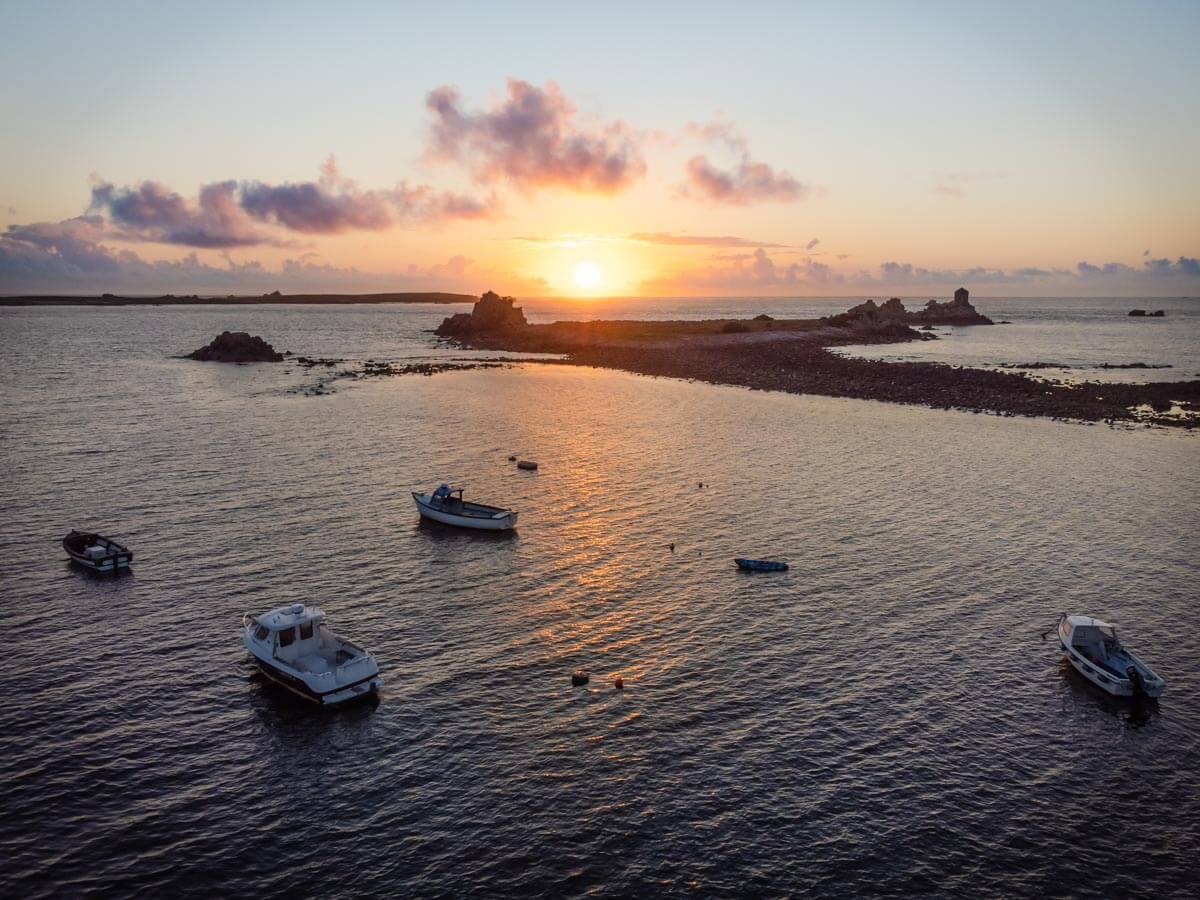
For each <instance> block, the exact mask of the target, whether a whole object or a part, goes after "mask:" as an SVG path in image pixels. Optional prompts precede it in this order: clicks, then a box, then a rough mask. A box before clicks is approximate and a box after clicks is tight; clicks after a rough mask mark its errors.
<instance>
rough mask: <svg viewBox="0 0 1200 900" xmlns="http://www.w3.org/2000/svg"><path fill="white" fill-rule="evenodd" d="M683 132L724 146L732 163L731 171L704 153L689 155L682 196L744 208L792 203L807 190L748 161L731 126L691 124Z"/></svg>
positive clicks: (784, 174)
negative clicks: (767, 203)
mask: <svg viewBox="0 0 1200 900" xmlns="http://www.w3.org/2000/svg"><path fill="white" fill-rule="evenodd" d="M686 131H687V133H688V134H690V135H691V136H693V137H697V138H699V139H701V140H704V141H710V142H712V141H716V142H719V143H721V144H724V145H725V147H726V149H727V150H728V151H729V152H730V153H731V154H732V155H733V157H734V158H735V162H734V164H733V166H732V168H727V169H723V168H719V167H718V166H717V165H715V164H714V163H713V162H712V161H711V160H710V159H709V158H708V156H707V155H705V154H698V155H696V156H693V157H692V158H691V159H689V160H688V161H687V166H686V173H687V185H686V186H685V188H684V191H683V192H684V194H685V195H688V196H695V197H699V198H700V199H703V200H708V201H709V202H712V203H727V204H731V205H734V206H748V205H750V204H753V203H763V202H770V201H776V202H782V203H791V202H795V201H796V200H801V199H803V198H804V197H805V196H807V195H808V193H809V192H810V190H811V189H810V188H809V187H808V185H805V184H802V183H801V182H799V181H797V180H796V179H795V178H793V177H792V176H791V175H790V174H788V173H787V172H784V171H782V170H780V171H776V170H775V169H773V168H772V167H771V166H769V165H767V164H766V163H764V162H757V161H755V160H753V159H751V157H750V151H749V147H748V145H747V143H746V140H745V138H743V137H741V136H740V135H739V134H737V132H736V131H735V130H734V129H733V126H731V125H728V124H724V123H711V124H707V125H699V124H696V123H692V124H690V125H688V127H687V129H686Z"/></svg>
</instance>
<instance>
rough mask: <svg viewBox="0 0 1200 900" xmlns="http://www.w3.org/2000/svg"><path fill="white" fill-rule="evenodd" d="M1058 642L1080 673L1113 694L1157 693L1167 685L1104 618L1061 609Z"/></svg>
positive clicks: (1152, 694) (1149, 695)
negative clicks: (1130, 649)
mask: <svg viewBox="0 0 1200 900" xmlns="http://www.w3.org/2000/svg"><path fill="white" fill-rule="evenodd" d="M1058 642H1059V643H1060V644H1062V648H1063V650H1065V651H1066V652H1067V659H1069V660H1070V661H1071V665H1072V666H1074V667H1075V670H1076V671H1077V672H1079V674H1080V675H1082V676H1083V677H1084V678H1086V679H1087V680H1088V681H1090V682H1091V683H1092V684H1094V685H1096V686H1097V687H1100V688H1103V689H1104V690H1106V691H1108V693H1110V694H1112V695H1114V696H1116V697H1134V696H1146V697H1158V696H1160V695H1161V694H1162V692H1163V688H1164V687H1166V684H1167V683H1166V682H1165V681H1164V680H1163V679H1162V678H1159V677H1158V675H1156V674H1155V673H1154V670H1153V669H1151V668H1150V667H1149V666H1148V665H1146V664H1145V663H1144V662H1142V661H1141V660H1140V659H1138V658H1137V657H1136V656H1134V655H1133V653H1131V652H1130V651H1129V650H1127V649H1125V647H1124V646H1123V645H1122V644H1121V641H1120V640H1119V639H1118V638H1117V630H1116V629H1115V628H1113V626H1111V625H1109V624H1108V623H1107V622H1102V621H1100V620H1099V619H1093V618H1091V617H1090V616H1069V615H1067V614H1066V613H1063V614H1062V615H1061V616H1060V617H1059V619H1058Z"/></svg>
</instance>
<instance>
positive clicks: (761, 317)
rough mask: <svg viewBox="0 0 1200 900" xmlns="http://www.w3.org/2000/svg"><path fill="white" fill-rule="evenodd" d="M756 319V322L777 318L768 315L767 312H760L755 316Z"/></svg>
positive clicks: (771, 320)
mask: <svg viewBox="0 0 1200 900" xmlns="http://www.w3.org/2000/svg"><path fill="white" fill-rule="evenodd" d="M754 321H755V322H774V321H775V319H774V318H773V317H771V316H768V315H767V314H766V313H759V314H758V315H757V316H755V317H754Z"/></svg>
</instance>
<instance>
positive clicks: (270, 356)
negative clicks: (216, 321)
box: [183, 331, 283, 363]
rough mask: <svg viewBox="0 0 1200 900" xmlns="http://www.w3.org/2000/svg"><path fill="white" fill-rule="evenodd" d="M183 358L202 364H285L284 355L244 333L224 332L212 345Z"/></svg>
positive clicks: (260, 339)
mask: <svg viewBox="0 0 1200 900" xmlns="http://www.w3.org/2000/svg"><path fill="white" fill-rule="evenodd" d="M183 358H184V359H198V360H201V361H202V362H229V363H244V362H283V354H282V353H276V352H275V348H274V347H272V346H271V345H270V344H268V343H267V342H266V341H264V340H263V339H262V338H260V337H257V336H255V335H251V334H247V333H246V332H244V331H222V332H221V333H220V334H219V335H217V336H216V337H215V338H213V340H212V343H210V344H208V345H207V346H205V347H201V348H200V349H199V350H196V351H195V352H193V353H189V354H187V356H185V357H183Z"/></svg>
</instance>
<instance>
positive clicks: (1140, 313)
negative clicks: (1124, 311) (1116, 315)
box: [1129, 309, 1146, 317]
mask: <svg viewBox="0 0 1200 900" xmlns="http://www.w3.org/2000/svg"><path fill="white" fill-rule="evenodd" d="M1129 314H1130V315H1131V316H1139V317H1140V316H1144V315H1146V311H1145V310H1144V309H1131V310H1130V311H1129Z"/></svg>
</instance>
